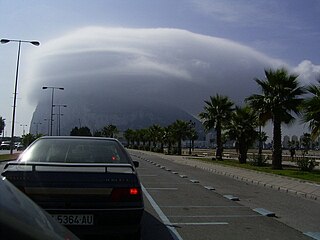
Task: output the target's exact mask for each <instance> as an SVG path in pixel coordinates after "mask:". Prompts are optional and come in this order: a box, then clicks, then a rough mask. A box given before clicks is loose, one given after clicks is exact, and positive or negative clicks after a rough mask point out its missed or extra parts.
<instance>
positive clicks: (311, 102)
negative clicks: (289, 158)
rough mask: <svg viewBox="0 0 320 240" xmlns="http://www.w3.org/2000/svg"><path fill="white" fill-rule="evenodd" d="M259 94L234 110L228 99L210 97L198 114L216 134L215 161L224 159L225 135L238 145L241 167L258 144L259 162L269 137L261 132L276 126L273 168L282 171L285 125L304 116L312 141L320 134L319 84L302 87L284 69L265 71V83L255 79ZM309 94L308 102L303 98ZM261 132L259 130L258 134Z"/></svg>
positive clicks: (204, 123)
mask: <svg viewBox="0 0 320 240" xmlns="http://www.w3.org/2000/svg"><path fill="white" fill-rule="evenodd" d="M255 82H256V83H257V84H258V86H259V88H260V93H259V94H253V95H251V96H249V97H247V98H246V99H245V104H244V105H243V106H235V105H234V103H233V102H232V101H231V100H230V98H229V97H227V96H221V95H219V94H217V95H216V96H212V97H210V100H208V101H205V106H204V111H203V112H201V113H200V114H199V117H200V118H201V119H202V120H203V125H204V127H205V129H206V130H210V129H215V130H216V132H217V150H216V158H217V159H220V160H221V159H222V153H223V144H222V132H223V133H224V134H225V135H226V136H227V137H228V138H229V139H233V140H235V142H236V148H237V149H238V151H239V161H240V163H245V162H246V158H247V151H248V149H249V147H250V146H251V145H252V143H253V142H255V141H256V140H257V139H258V140H259V142H260V144H259V158H261V157H262V156H261V153H262V151H261V150H262V144H261V142H262V141H264V139H265V137H266V135H265V134H264V133H263V132H262V131H261V127H262V126H264V125H265V124H266V123H267V122H268V121H269V120H271V121H272V124H273V149H272V168H273V169H282V141H281V139H282V132H281V125H282V124H291V123H293V121H294V120H295V119H296V118H297V117H300V116H301V121H302V122H304V123H306V124H308V125H309V128H310V130H311V135H310V136H311V138H312V139H315V138H317V137H318V136H319V134H320V80H318V84H316V85H315V84H311V85H309V86H302V85H301V84H300V83H299V80H298V75H295V74H289V73H288V71H287V70H286V69H284V68H280V69H276V70H272V69H269V70H265V78H264V79H258V78H256V79H255ZM305 94H308V95H307V96H306V97H305V98H304V95H305ZM257 129H258V130H257Z"/></svg>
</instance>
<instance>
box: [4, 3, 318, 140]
mask: <svg viewBox="0 0 320 240" xmlns="http://www.w3.org/2000/svg"><path fill="white" fill-rule="evenodd" d="M319 12H320V1H319V0H269V1H261V0H246V1H245V0H158V1H152V0H131V1H130V0H114V1H111V0H86V1H85V0H77V1H75V0H73V1H71V0H55V1H43V0H42V1H41V0H28V1H27V0H0V38H9V39H25V40H38V41H40V42H41V45H40V46H39V47H34V46H32V45H27V44H24V45H23V46H22V56H21V63H20V64H21V65H20V76H19V84H20V82H21V81H24V74H25V73H26V72H27V71H28V69H27V67H28V56H30V55H32V54H34V53H36V52H39V51H41V50H40V48H41V46H42V45H43V44H45V43H46V42H49V41H50V40H51V39H54V38H58V37H60V36H63V35H65V34H68V33H69V32H72V31H74V30H76V29H79V28H83V27H87V26H101V27H124V28H175V29H184V30H188V31H191V32H193V33H198V34H201V35H208V36H212V37H219V38H225V39H228V40H231V41H233V42H236V43H239V44H241V45H244V46H248V47H250V48H252V49H254V50H256V51H258V52H261V53H263V54H265V55H267V56H269V57H271V58H274V59H279V60H281V61H283V62H285V63H287V64H288V65H290V66H292V67H293V68H295V67H297V66H298V65H299V64H300V63H301V62H303V61H304V60H308V61H309V63H310V64H309V65H308V66H306V68H310V66H311V67H315V68H316V69H319V65H320V54H319V43H320V26H319V23H320V14H319ZM16 55H17V44H14V43H10V44H5V45H0V116H2V117H4V118H6V119H7V121H6V123H7V129H6V132H7V135H9V132H10V126H9V125H11V123H10V121H11V114H12V107H11V106H12V92H13V84H14V77H15V65H16ZM300 67H301V66H300ZM32 107H33V108H32ZM26 109H28V111H29V112H26ZM33 109H34V106H30V104H29V103H28V102H27V96H26V95H25V94H24V93H23V92H19V95H18V107H17V122H18V123H17V124H30V116H31V114H32V112H33ZM23 110H24V111H23ZM21 131H22V130H21V128H20V127H16V135H20V134H21Z"/></svg>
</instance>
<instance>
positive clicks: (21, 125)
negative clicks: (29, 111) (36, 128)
mask: <svg viewBox="0 0 320 240" xmlns="http://www.w3.org/2000/svg"><path fill="white" fill-rule="evenodd" d="M27 126H28V125H27V124H20V127H22V135H25V131H24V127H27Z"/></svg>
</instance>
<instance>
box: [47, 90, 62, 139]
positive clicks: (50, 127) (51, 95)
mask: <svg viewBox="0 0 320 240" xmlns="http://www.w3.org/2000/svg"><path fill="white" fill-rule="evenodd" d="M48 88H50V89H52V94H51V114H50V136H52V121H53V119H52V116H53V96H54V90H55V89H58V90H64V88H63V87H42V89H48Z"/></svg>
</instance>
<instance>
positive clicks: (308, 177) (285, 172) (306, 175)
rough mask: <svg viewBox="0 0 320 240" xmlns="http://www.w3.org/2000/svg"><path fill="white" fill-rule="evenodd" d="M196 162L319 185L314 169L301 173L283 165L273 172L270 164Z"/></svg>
mask: <svg viewBox="0 0 320 240" xmlns="http://www.w3.org/2000/svg"><path fill="white" fill-rule="evenodd" d="M195 159H197V160H201V161H205V162H207V163H211V164H222V165H228V166H233V167H239V168H245V169H249V170H254V171H259V172H264V173H270V174H276V175H280V176H284V177H291V178H296V179H300V180H303V181H309V182H315V183H320V170H319V169H314V170H313V171H311V172H306V171H301V170H300V169H299V168H298V167H295V166H286V165H283V169H282V170H275V169H272V168H271V165H270V164H266V166H261V167H259V166H254V165H252V164H251V163H250V162H248V163H245V164H240V163H239V162H238V161H237V160H229V159H225V160H223V161H217V160H211V159H209V158H195Z"/></svg>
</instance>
